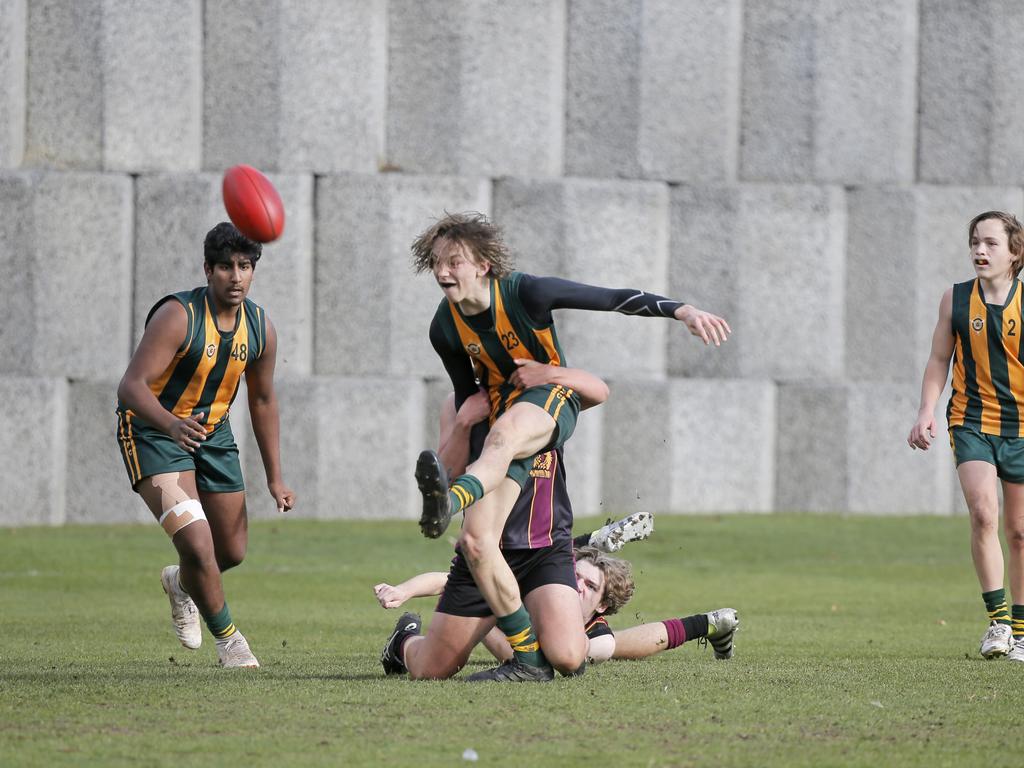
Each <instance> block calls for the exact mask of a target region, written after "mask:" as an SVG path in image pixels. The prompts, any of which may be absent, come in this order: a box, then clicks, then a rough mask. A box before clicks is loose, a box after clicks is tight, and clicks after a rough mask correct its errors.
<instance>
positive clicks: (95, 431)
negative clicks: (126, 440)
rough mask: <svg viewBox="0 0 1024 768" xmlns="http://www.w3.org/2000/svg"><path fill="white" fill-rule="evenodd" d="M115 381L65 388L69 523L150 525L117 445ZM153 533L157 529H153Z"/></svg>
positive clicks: (150, 515) (148, 513)
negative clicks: (132, 486)
mask: <svg viewBox="0 0 1024 768" xmlns="http://www.w3.org/2000/svg"><path fill="white" fill-rule="evenodd" d="M118 381H119V379H115V378H104V379H102V380H99V381H85V380H80V381H72V382H71V383H70V384H69V385H68V394H67V397H68V404H69V407H68V415H67V437H66V441H67V502H66V509H67V514H66V521H67V522H69V523H152V522H154V521H153V515H152V514H150V512H149V509H148V508H147V507H146V505H145V503H144V502H143V501H142V498H141V497H140V496H139V495H138V494H137V493H135V492H134V491H133V490H132V488H131V484H130V481H129V478H128V473H127V471H125V468H124V463H123V461H122V459H121V450H120V444H119V443H118V442H117V439H116V433H117V416H116V415H115V413H114V409H115V408H116V407H117V385H118ZM154 527H155V526H154Z"/></svg>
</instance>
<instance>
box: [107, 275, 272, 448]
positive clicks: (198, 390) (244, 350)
mask: <svg viewBox="0 0 1024 768" xmlns="http://www.w3.org/2000/svg"><path fill="white" fill-rule="evenodd" d="M167 301H178V302H180V303H181V305H182V306H184V307H185V312H186V314H187V315H188V330H187V332H186V334H185V341H184V342H183V343H182V345H181V347H180V348H179V349H178V351H177V353H176V354H175V356H174V359H173V360H172V361H171V364H170V365H169V366H168V367H167V370H165V371H164V372H163V374H162V375H161V376H160V377H159V378H158V379H156V381H154V382H153V383H152V384H151V385H150V389H151V390H152V392H153V394H154V395H156V398H157V400H159V401H160V405H162V406H163V407H164V408H166V409H167V410H168V411H171V412H172V413H173V414H174V415H175V416H177V417H178V418H179V419H184V418H187V417H189V416H193V415H195V414H197V413H202V414H203V425H204V426H205V428H206V431H207V433H210V432H213V430H215V429H216V428H217V426H218V425H220V424H221V423H222V422H223V421H224V420H225V419H226V418H227V415H228V409H229V408H230V406H231V403H232V402H233V401H234V399H235V395H236V394H237V393H238V382H239V380H240V379H241V377H242V374H243V373H244V372H245V367H246V366H247V365H248V364H249V363H252V362H254V361H255V360H258V359H259V357H260V355H262V354H263V350H264V348H265V347H266V343H267V342H266V339H267V315H266V312H265V311H264V310H263V307H261V306H259V305H258V304H256V303H255V302H253V301H250V300H249V299H245V301H244V302H243V304H242V307H241V310H240V311H239V312H238V316H237V318H236V320H235V327H234V329H232V330H231V331H221V330H219V329H218V328H217V322H216V319H215V318H214V316H213V311H212V308H211V307H210V298H209V296H208V293H207V289H206V287H205V286H202V287H199V288H194V289H192V290H191V291H182V292H180V293H174V294H171V295H169V296H164V297H163V298H162V299H160V301H158V302H157V303H156V304H154V305H153V308H152V309H151V310H150V311H149V315H147V316H146V323H147V325H148V324H149V320H150V318H152V317H153V313H154V312H156V310H157V309H158V308H159V307H160V306H162V305H163V304H164V302H167ZM119 408H120V409H121V410H124V409H123V408H121V407H120V405H119ZM135 418H136V419H138V416H135Z"/></svg>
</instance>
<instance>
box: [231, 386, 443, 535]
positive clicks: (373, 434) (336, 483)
mask: <svg viewBox="0 0 1024 768" xmlns="http://www.w3.org/2000/svg"><path fill="white" fill-rule="evenodd" d="M277 392H278V399H279V402H280V412H281V462H282V467H283V476H284V480H285V482H287V483H289V484H290V486H291V488H292V489H293V490H294V491H295V492H296V494H297V499H298V503H297V506H296V508H295V510H294V512H292V513H289V514H291V515H294V516H296V517H310V518H373V519H386V518H403V519H412V518H418V517H419V514H420V495H419V492H418V491H417V489H416V481H415V479H414V478H413V471H414V469H415V466H416V457H417V456H418V455H419V452H420V451H421V450H423V448H424V447H425V445H426V443H425V442H424V441H425V439H426V438H425V435H424V430H423V420H424V408H425V400H424V386H423V382H422V381H419V380H413V379H385V378H380V377H367V378H354V377H325V376H315V377H311V378H302V379H289V380H281V381H280V382H278V385H277ZM238 406H239V409H240V408H244V407H245V406H244V403H238ZM235 436H236V439H238V441H239V442H240V443H241V442H242V441H243V440H244V441H245V442H247V444H248V445H247V449H246V454H245V456H246V458H245V477H246V484H247V486H248V494H247V504H248V507H249V512H250V514H251V515H252V516H253V517H255V518H267V517H274V516H276V515H277V511H276V509H275V508H274V503H273V499H272V497H271V496H270V494H269V493H268V492H267V490H266V477H265V475H264V472H263V466H262V463H261V461H260V454H259V450H258V448H257V447H256V444H255V438H254V437H253V435H252V432H251V430H245V431H244V432H242V431H241V430H238V431H236V433H235Z"/></svg>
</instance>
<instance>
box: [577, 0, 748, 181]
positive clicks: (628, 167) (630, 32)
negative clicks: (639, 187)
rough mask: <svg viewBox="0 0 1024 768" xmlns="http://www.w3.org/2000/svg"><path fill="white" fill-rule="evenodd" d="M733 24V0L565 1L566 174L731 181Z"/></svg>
mask: <svg viewBox="0 0 1024 768" xmlns="http://www.w3.org/2000/svg"><path fill="white" fill-rule="evenodd" d="M741 26H742V4H741V2H740V0H727V2H718V3H705V2H700V0H683V1H682V2H680V0H643V2H638V3H634V4H623V3H621V2H618V1H617V0H599V1H597V2H595V1H594V0H574V1H572V2H570V3H569V35H568V39H569V48H568V54H567V61H568V64H567V72H566V147H565V154H566V161H565V170H566V173H567V174H568V175H573V176H610V177H625V178H643V179H672V180H684V181H719V182H723V181H732V180H733V179H735V177H736V163H737V154H738V146H739V145H738V141H737V133H738V128H739V119H738V112H739V80H740V77H739V73H740V60H741V50H740V49H741V40H742V30H741Z"/></svg>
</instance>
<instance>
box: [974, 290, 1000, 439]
mask: <svg viewBox="0 0 1024 768" xmlns="http://www.w3.org/2000/svg"><path fill="white" fill-rule="evenodd" d="M978 286H979V283H975V284H974V288H973V289H972V290H971V308H970V318H972V319H973V318H976V317H980V318H983V319H984V321H985V322H983V323H982V326H981V330H975V329H974V328H973V326H972V327H971V330H970V334H971V357H973V358H974V378H975V381H977V383H978V396H979V399H980V400H981V431H982V432H986V433H988V434H994V435H998V434H999V399H998V398H997V397H996V388H995V387H994V386H993V385H992V369H991V368H990V367H989V359H988V313H987V311H986V309H985V301H984V299H982V298H981V291H979V290H978Z"/></svg>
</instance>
